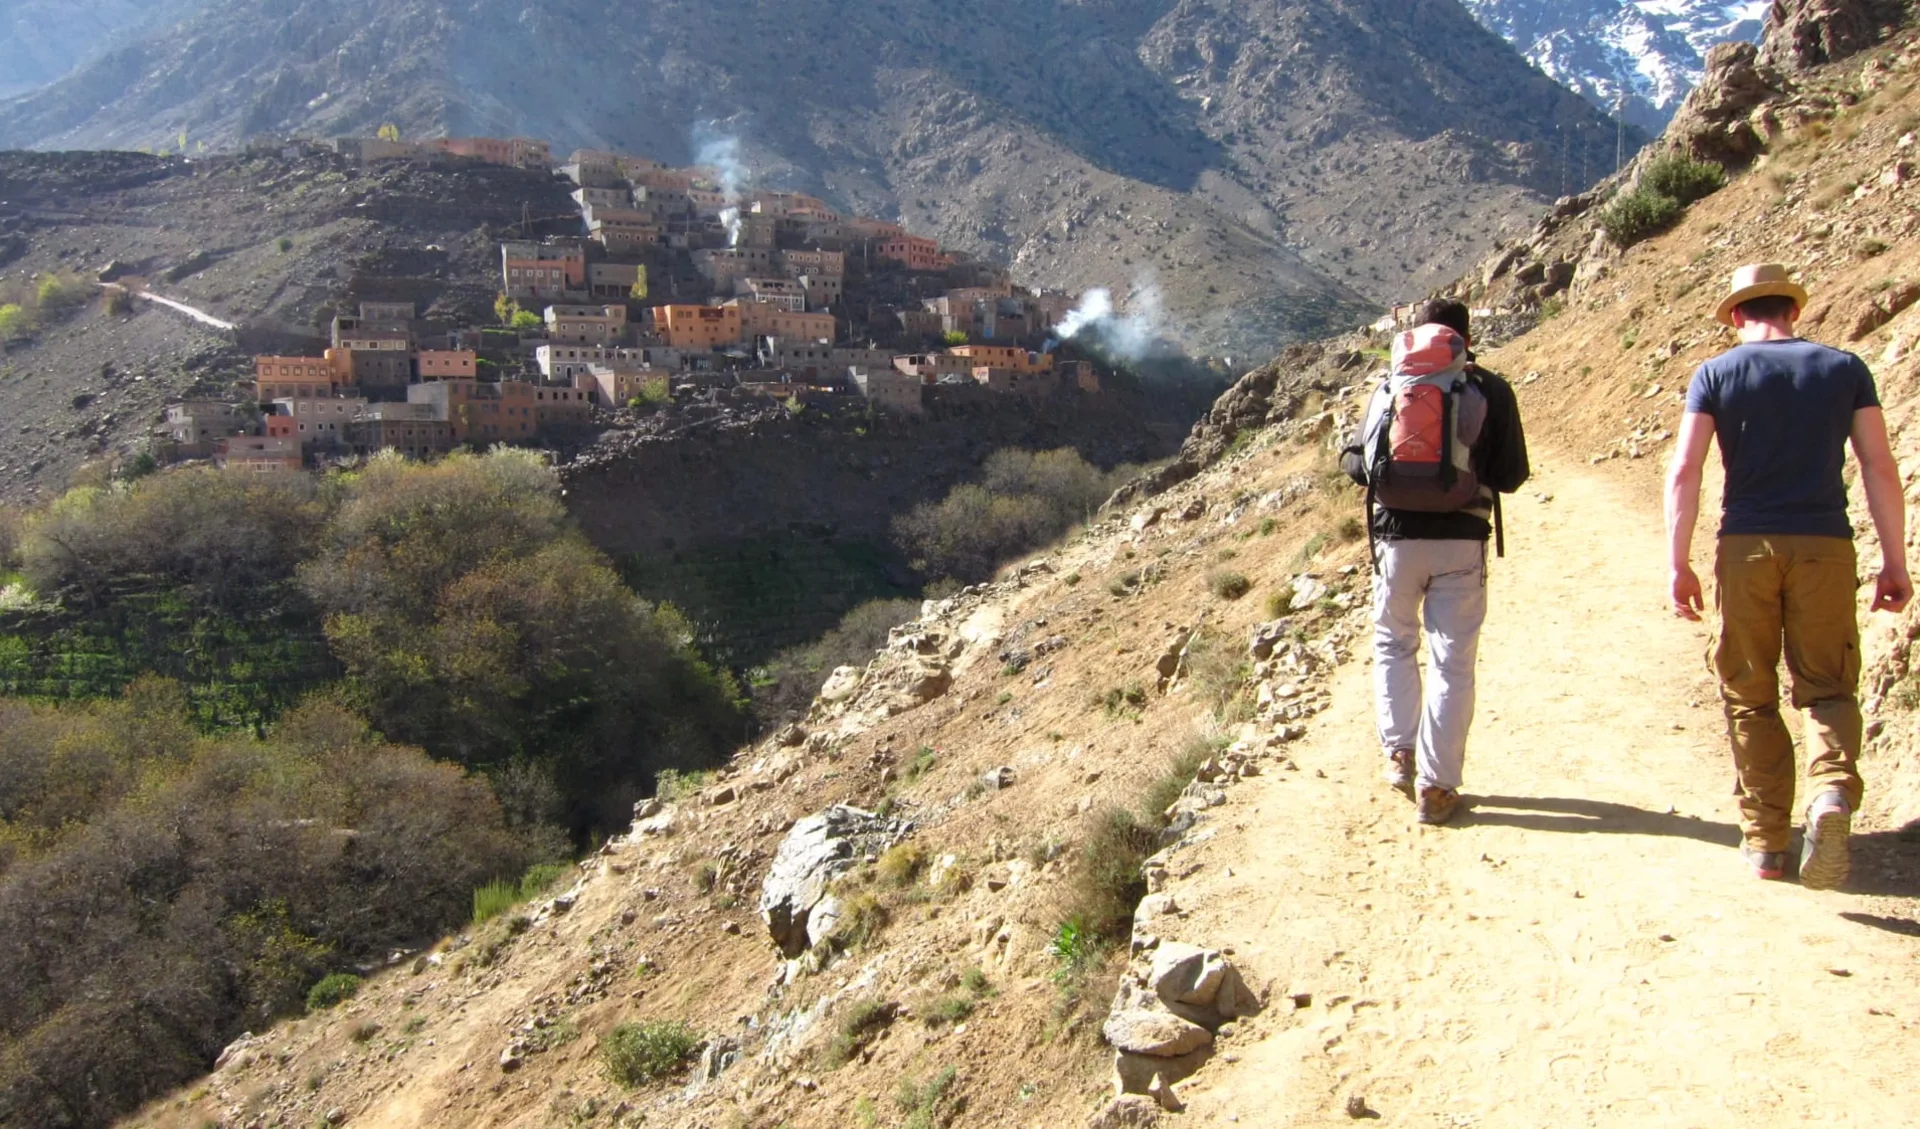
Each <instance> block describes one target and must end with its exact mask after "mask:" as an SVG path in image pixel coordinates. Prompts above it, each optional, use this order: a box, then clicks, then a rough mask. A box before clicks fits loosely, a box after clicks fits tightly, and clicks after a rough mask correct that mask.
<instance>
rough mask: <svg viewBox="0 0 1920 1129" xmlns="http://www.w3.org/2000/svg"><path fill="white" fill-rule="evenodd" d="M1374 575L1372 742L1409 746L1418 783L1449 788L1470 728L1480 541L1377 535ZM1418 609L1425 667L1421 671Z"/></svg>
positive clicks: (1482, 605) (1481, 596)
mask: <svg viewBox="0 0 1920 1129" xmlns="http://www.w3.org/2000/svg"><path fill="white" fill-rule="evenodd" d="M1378 550H1379V565H1378V567H1377V568H1375V569H1374V577H1373V688H1374V702H1375V717H1376V720H1377V722H1378V724H1379V727H1380V744H1381V746H1382V747H1383V748H1385V749H1386V750H1387V751H1388V752H1389V753H1391V752H1393V751H1394V750H1396V749H1412V750H1414V759H1415V763H1416V764H1417V765H1418V766H1419V783H1420V787H1422V788H1448V789H1453V790H1458V789H1459V787H1460V782H1461V773H1462V770H1463V769H1464V767H1465V764H1466V759H1467V731H1468V730H1470V729H1471V728H1473V704H1474V702H1473V696H1474V688H1473V675H1474V664H1475V663H1476V662H1477V660H1478V659H1479V653H1480V626H1481V624H1483V623H1485V622H1486V618H1487V545H1486V542H1484V541H1383V542H1381V543H1380V544H1379V546H1378ZM1423 613H1424V619H1425V626H1426V633H1427V650H1428V670H1427V672H1426V678H1425V679H1424V683H1425V685H1424V689H1423V686H1422V683H1423V679H1422V678H1421V671H1420V630H1421V622H1422V617H1423Z"/></svg>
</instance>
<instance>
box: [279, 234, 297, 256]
mask: <svg viewBox="0 0 1920 1129" xmlns="http://www.w3.org/2000/svg"><path fill="white" fill-rule="evenodd" d="M274 246H276V247H278V248H280V253H281V254H282V255H284V254H286V253H287V252H289V251H291V250H293V240H292V239H289V238H288V237H286V236H284V235H283V236H281V237H280V239H279V242H277V243H275V244H274Z"/></svg>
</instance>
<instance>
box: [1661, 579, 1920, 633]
mask: <svg viewBox="0 0 1920 1129" xmlns="http://www.w3.org/2000/svg"><path fill="white" fill-rule="evenodd" d="M1909 588H1911V585H1909ZM1903 603H1904V601H1903ZM1706 608H1707V598H1706V594H1705V593H1704V592H1702V591H1701V589H1700V577H1699V576H1697V575H1695V573H1694V571H1693V566H1692V565H1681V566H1680V567H1679V568H1676V569H1674V570H1673V614H1674V615H1677V616H1679V617H1680V618H1681V619H1684V620H1689V621H1691V622H1693V623H1699V622H1700V613H1701V612H1703V611H1705V610H1706Z"/></svg>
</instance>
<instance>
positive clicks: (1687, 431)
mask: <svg viewBox="0 0 1920 1129" xmlns="http://www.w3.org/2000/svg"><path fill="white" fill-rule="evenodd" d="M1806 303H1807V292H1806V290H1805V288H1803V287H1802V286H1800V284H1799V283H1796V282H1794V281H1793V279H1792V277H1791V276H1789V275H1788V273H1787V269H1786V268H1785V267H1783V266H1780V265H1778V264H1775V263H1764V264H1760V265H1758V266H1746V267H1741V268H1740V269H1739V270H1738V271H1736V272H1734V276H1733V286H1732V288H1731V291H1730V293H1728V295H1727V297H1726V299H1725V300H1724V301H1722V302H1721V303H1720V307H1719V310H1718V311H1717V312H1716V314H1715V316H1716V317H1717V318H1718V319H1719V320H1720V322H1721V323H1722V324H1724V325H1727V326H1730V327H1732V328H1733V330H1734V331H1735V332H1737V333H1738V334H1739V335H1740V344H1738V345H1736V346H1735V347H1734V348H1732V349H1729V350H1727V351H1726V352H1724V353H1722V354H1720V355H1719V356H1717V357H1715V358H1713V359H1712V360H1710V361H1708V362H1707V363H1706V364H1703V365H1701V366H1700V368H1699V371H1697V372H1695V373H1694V375H1693V384H1692V385H1691V387H1689V388H1688V389H1687V410H1686V415H1685V416H1684V417H1682V419H1681V423H1680V438H1679V443H1678V446H1677V447H1676V448H1675V450H1674V455H1673V465H1672V467H1671V469H1670V470H1669V472H1668V476H1667V530H1668V534H1669V541H1670V547H1671V554H1672V562H1671V563H1672V567H1673V583H1672V596H1673V610H1674V612H1675V614H1677V615H1679V616H1680V617H1681V618H1683V619H1689V620H1695V621H1698V620H1699V619H1700V616H1701V612H1702V611H1704V610H1705V602H1704V597H1703V595H1702V592H1701V588H1700V578H1699V577H1698V576H1696V575H1695V574H1694V571H1693V565H1692V545H1693V527H1694V522H1695V520H1696V519H1697V518H1698V516H1699V512H1700V478H1701V471H1702V467H1703V466H1704V464H1705V462H1706V457H1707V447H1708V444H1709V443H1711V442H1712V440H1713V439H1714V438H1715V437H1716V436H1717V437H1718V438H1719V441H1720V458H1721V461H1722V462H1723V463H1724V464H1725V465H1726V476H1727V478H1726V492H1725V497H1724V499H1723V502H1722V515H1721V522H1720V538H1719V546H1718V552H1717V554H1716V559H1715V562H1714V581H1715V589H1716V591H1715V606H1716V608H1717V610H1718V612H1719V618H1720V630H1719V635H1718V638H1717V641H1716V642H1715V645H1714V648H1713V668H1714V672H1715V673H1716V674H1718V675H1719V678H1720V697H1721V700H1722V702H1723V703H1724V705H1725V708H1726V715H1727V736H1728V739H1729V741H1730V742H1731V744H1732V746H1733V762H1734V768H1735V771H1736V772H1737V773H1738V776H1739V788H1738V795H1739V805H1740V818H1741V824H1742V828H1743V830H1744V831H1745V844H1744V845H1743V846H1742V848H1741V854H1742V857H1743V858H1744V859H1745V860H1746V862H1747V864H1748V865H1749V866H1751V867H1752V869H1753V872H1754V873H1755V874H1756V875H1758V876H1759V877H1761V878H1783V877H1785V876H1786V873H1787V870H1788V869H1789V866H1788V864H1789V859H1790V857H1791V855H1792V853H1793V850H1792V848H1793V842H1792V836H1793V829H1792V826H1791V824H1792V819H1793V803H1794V785H1795V782H1796V778H1797V777H1798V775H1799V773H1798V770H1797V767H1796V765H1795V763H1794V755H1793V740H1792V738H1791V737H1789V736H1788V733H1787V727H1786V724H1785V722H1783V721H1782V720H1781V717H1780V686H1779V677H1778V673H1777V671H1778V668H1779V665H1780V656H1781V648H1782V643H1783V641H1784V644H1785V651H1786V659H1787V673H1788V676H1789V680H1790V682H1791V685H1792V691H1793V705H1794V708H1795V709H1798V710H1802V711H1805V714H1806V726H1805V742H1806V746H1807V750H1808V755H1809V757H1810V760H1811V764H1810V766H1809V768H1808V772H1807V777H1808V785H1809V787H1808V794H1809V796H1810V797H1811V802H1810V803H1809V804H1808V806H1807V818H1806V831H1805V834H1804V837H1803V839H1802V842H1801V846H1800V851H1799V870H1800V881H1801V883H1802V884H1803V885H1806V886H1809V887H1813V888H1816V889H1834V888H1837V887H1839V886H1840V885H1841V884H1843V883H1844V882H1845V881H1846V879H1847V870H1848V851H1847V837H1848V835H1849V834H1850V833H1851V831H1852V817H1853V813H1854V812H1855V811H1857V810H1859V807H1860V794H1861V783H1860V773H1859V771H1858V769H1857V768H1856V761H1857V759H1858V757H1859V755H1860V743H1861V728H1862V726H1861V718H1860V704H1859V697H1858V687H1859V681H1860V627H1859V624H1858V622H1857V618H1856V615H1855V606H1854V592H1855V589H1856V587H1857V579H1856V558H1855V555H1854V546H1853V525H1852V522H1851V521H1850V519H1849V518H1848V516H1847V486H1846V481H1845V479H1844V478H1843V476H1842V471H1843V469H1844V467H1845V464H1846V456H1847V447H1848V446H1849V444H1851V446H1852V447H1853V453H1854V457H1855V458H1857V459H1858V460H1859V461H1860V481H1861V483H1862V484H1863V485H1864V486H1865V488H1866V495H1867V510H1868V512H1869V513H1870V514H1871V515H1872V517H1873V528H1874V532H1875V533H1877V534H1878V535H1879V538H1880V553H1881V564H1880V575H1879V579H1878V581H1877V583H1876V585H1875V589H1874V597H1873V610H1875V611H1886V612H1893V613H1898V612H1900V611H1902V610H1904V609H1905V608H1906V606H1907V602H1908V601H1909V600H1910V599H1912V597H1913V581H1912V580H1911V579H1910V578H1909V577H1908V575H1907V559H1906V543H1907V535H1906V505H1905V499H1904V497H1903V491H1902V487H1901V480H1900V468H1899V466H1898V464H1897V463H1896V462H1895V461H1894V457H1893V450H1892V448H1891V446H1890V445H1889V444H1888V442H1887V424H1886V419H1885V417H1884V416H1883V415H1882V414H1881V411H1880V398H1879V394H1878V392H1877V391H1876V390H1875V388H1874V383H1873V374H1872V373H1871V372H1869V371H1868V370H1867V366H1866V364H1865V363H1864V362H1862V361H1861V360H1860V358H1859V357H1856V356H1854V355H1853V354H1852V353H1843V352H1841V351H1840V350H1838V349H1829V348H1827V347H1826V346H1824V345H1816V344H1814V343H1813V342H1811V341H1803V340H1801V339H1800V338H1799V337H1798V336H1796V335H1795V333H1794V323H1795V322H1796V321H1798V320H1799V318H1800V314H1801V311H1802V310H1804V309H1805V308H1806Z"/></svg>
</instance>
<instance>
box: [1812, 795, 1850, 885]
mask: <svg viewBox="0 0 1920 1129" xmlns="http://www.w3.org/2000/svg"><path fill="white" fill-rule="evenodd" d="M1852 833H1853V813H1852V812H1851V811H1848V810H1847V801H1846V797H1844V796H1842V795H1841V794H1840V793H1838V792H1831V791H1829V792H1822V793H1820V795H1819V796H1818V797H1816V798H1815V799H1814V801H1813V803H1812V804H1811V805H1809V806H1808V808H1807V835H1806V840H1805V842H1803V843H1802V844H1801V846H1800V884H1801V885H1802V886H1805V887H1806V888H1807V889H1809V890H1838V889H1839V888H1840V887H1841V886H1843V885H1845V884H1846V881H1847V872H1848V871H1849V870H1851V869H1852V858H1851V854H1850V852H1849V851H1848V849H1847V838H1848V836H1850V835H1851V834H1852Z"/></svg>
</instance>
